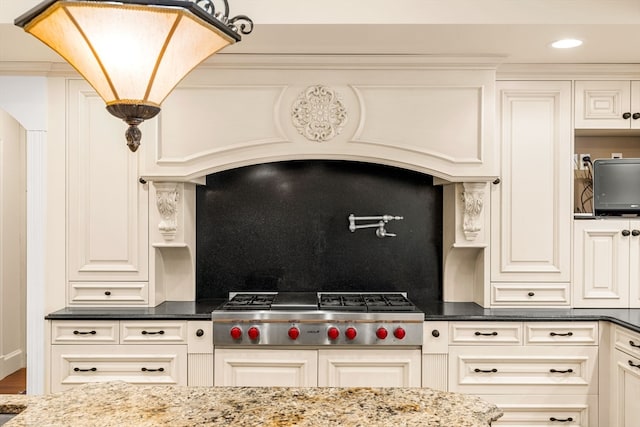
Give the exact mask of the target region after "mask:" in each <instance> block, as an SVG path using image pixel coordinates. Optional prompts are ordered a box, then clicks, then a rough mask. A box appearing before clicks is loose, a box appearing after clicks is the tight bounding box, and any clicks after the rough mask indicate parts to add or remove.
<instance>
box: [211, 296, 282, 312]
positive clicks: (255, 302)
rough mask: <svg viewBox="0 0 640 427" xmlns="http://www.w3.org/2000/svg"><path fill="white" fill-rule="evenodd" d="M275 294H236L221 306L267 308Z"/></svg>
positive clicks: (243, 308) (226, 308) (241, 308)
mask: <svg viewBox="0 0 640 427" xmlns="http://www.w3.org/2000/svg"><path fill="white" fill-rule="evenodd" d="M274 298H275V294H236V295H234V296H233V298H231V299H230V300H229V301H227V302H226V303H224V305H223V306H222V308H223V309H225V310H269V309H270V308H271V304H272V303H273V299H274Z"/></svg>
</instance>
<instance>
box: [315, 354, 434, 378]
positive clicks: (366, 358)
mask: <svg viewBox="0 0 640 427" xmlns="http://www.w3.org/2000/svg"><path fill="white" fill-rule="evenodd" d="M421 363H422V358H421V356H420V350H418V349H415V350H412V349H407V350H362V349H359V350H320V351H319V354H318V386H320V387H420V384H421V379H422V378H421V372H420V364H421Z"/></svg>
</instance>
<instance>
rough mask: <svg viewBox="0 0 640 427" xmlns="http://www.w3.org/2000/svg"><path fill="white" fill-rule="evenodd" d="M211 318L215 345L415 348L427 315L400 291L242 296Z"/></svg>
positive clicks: (236, 296)
mask: <svg viewBox="0 0 640 427" xmlns="http://www.w3.org/2000/svg"><path fill="white" fill-rule="evenodd" d="M212 320H213V341H214V343H215V345H217V346H254V345H267V346H279V345H311V346H316V345H320V346H324V345H330V346H335V345H338V346H341V345H346V346H353V345H356V346H363V345H364V346H368V345H376V346H398V345H400V346H407V345H409V346H416V345H421V343H422V324H423V322H424V314H423V313H422V312H421V311H420V310H418V309H417V308H416V306H415V305H414V304H413V303H412V302H411V301H409V299H408V298H407V297H406V295H404V294H403V293H398V292H395V293H393V292H390V293H385V292H376V293H367V292H357V293H354V292H345V293H324V292H319V293H315V292H264V293H258V292H256V293H247V292H241V293H236V294H231V297H230V299H229V301H227V302H226V303H224V304H223V305H221V306H220V307H218V308H217V309H216V310H214V311H213V313H212Z"/></svg>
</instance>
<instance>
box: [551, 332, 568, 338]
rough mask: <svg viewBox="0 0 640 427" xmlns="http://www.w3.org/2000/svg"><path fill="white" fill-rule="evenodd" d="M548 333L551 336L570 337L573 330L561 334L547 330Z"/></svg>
mask: <svg viewBox="0 0 640 427" xmlns="http://www.w3.org/2000/svg"><path fill="white" fill-rule="evenodd" d="M549 335H551V336H552V337H572V336H573V332H567V333H566V334H561V333H558V332H549Z"/></svg>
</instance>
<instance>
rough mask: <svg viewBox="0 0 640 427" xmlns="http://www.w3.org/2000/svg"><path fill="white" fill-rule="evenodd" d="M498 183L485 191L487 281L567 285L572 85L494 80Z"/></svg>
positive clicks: (568, 267) (569, 233)
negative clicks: (488, 204) (488, 249)
mask: <svg viewBox="0 0 640 427" xmlns="http://www.w3.org/2000/svg"><path fill="white" fill-rule="evenodd" d="M498 94H499V96H498V99H499V102H498V113H497V117H498V118H499V120H500V140H501V143H500V144H501V163H500V164H501V182H500V183H499V184H495V185H493V186H492V189H491V280H492V281H493V282H569V280H570V272H571V271H570V270H571V263H570V261H571V259H570V249H571V248H570V241H571V240H570V239H571V221H570V218H571V191H570V190H571V175H570V172H571V168H570V167H568V159H570V158H571V153H570V149H571V84H570V82H499V83H498Z"/></svg>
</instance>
